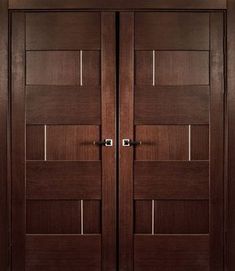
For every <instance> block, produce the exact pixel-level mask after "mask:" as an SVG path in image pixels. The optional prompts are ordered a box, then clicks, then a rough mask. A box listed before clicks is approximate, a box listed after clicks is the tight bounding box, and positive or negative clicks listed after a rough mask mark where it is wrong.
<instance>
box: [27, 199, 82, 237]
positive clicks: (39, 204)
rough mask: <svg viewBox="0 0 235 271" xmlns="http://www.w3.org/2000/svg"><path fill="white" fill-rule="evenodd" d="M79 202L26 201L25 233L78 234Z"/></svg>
mask: <svg viewBox="0 0 235 271" xmlns="http://www.w3.org/2000/svg"><path fill="white" fill-rule="evenodd" d="M80 207H81V204H80V201H78V200H77V201H63V200H58V201H52V200H46V201H42V200H27V203H26V227H27V228H26V232H27V233H29V234H80V233H81V213H80V212H81V208H80Z"/></svg>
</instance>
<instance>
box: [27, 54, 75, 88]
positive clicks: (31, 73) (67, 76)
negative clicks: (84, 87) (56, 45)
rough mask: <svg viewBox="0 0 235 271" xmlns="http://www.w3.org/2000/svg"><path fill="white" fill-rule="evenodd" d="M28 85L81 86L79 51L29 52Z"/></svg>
mask: <svg viewBox="0 0 235 271" xmlns="http://www.w3.org/2000/svg"><path fill="white" fill-rule="evenodd" d="M26 84H27V85H80V53H79V52H78V51H29V52H27V53H26Z"/></svg>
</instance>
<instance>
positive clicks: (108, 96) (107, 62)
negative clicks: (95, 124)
mask: <svg viewBox="0 0 235 271" xmlns="http://www.w3.org/2000/svg"><path fill="white" fill-rule="evenodd" d="M115 16H116V15H115V13H114V12H102V13H101V28H102V33H101V44H102V50H101V70H102V74H101V81H102V83H101V92H102V97H101V104H102V109H101V111H102V113H101V115H102V127H101V133H102V139H104V138H112V139H113V143H114V145H113V147H109V148H102V207H101V208H102V270H107V271H112V270H115V269H116V257H117V255H116V254H117V245H116V237H117V232H116V229H117V216H116V210H117V208H116V204H117V199H116V197H117V178H116V175H117V168H116V165H117V161H116V146H117V145H116V144H117V143H116V140H117V139H116V91H117V90H116V18H115Z"/></svg>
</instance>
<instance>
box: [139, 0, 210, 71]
mask: <svg viewBox="0 0 235 271" xmlns="http://www.w3.org/2000/svg"><path fill="white" fill-rule="evenodd" d="M160 2H161V1H160ZM165 2H166V1H165ZM172 2H173V1H172ZM174 2H175V4H176V5H179V3H180V2H181V1H174ZM158 4H159V1H158ZM156 5H157V4H156ZM189 6H190V3H189V1H187V4H186V6H185V8H189ZM135 49H137V50H208V49H209V15H208V14H206V13H191V12H187V13H181V12H174V13H173V12H138V13H136V16H135ZM179 67H180V66H178V68H179Z"/></svg>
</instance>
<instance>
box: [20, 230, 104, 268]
mask: <svg viewBox="0 0 235 271" xmlns="http://www.w3.org/2000/svg"><path fill="white" fill-rule="evenodd" d="M25 270H26V271H40V270H44V271H54V270H57V271H77V270H79V271H101V237H100V235H90V236H85V235H83V236H82V235H27V237H26V268H25Z"/></svg>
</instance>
